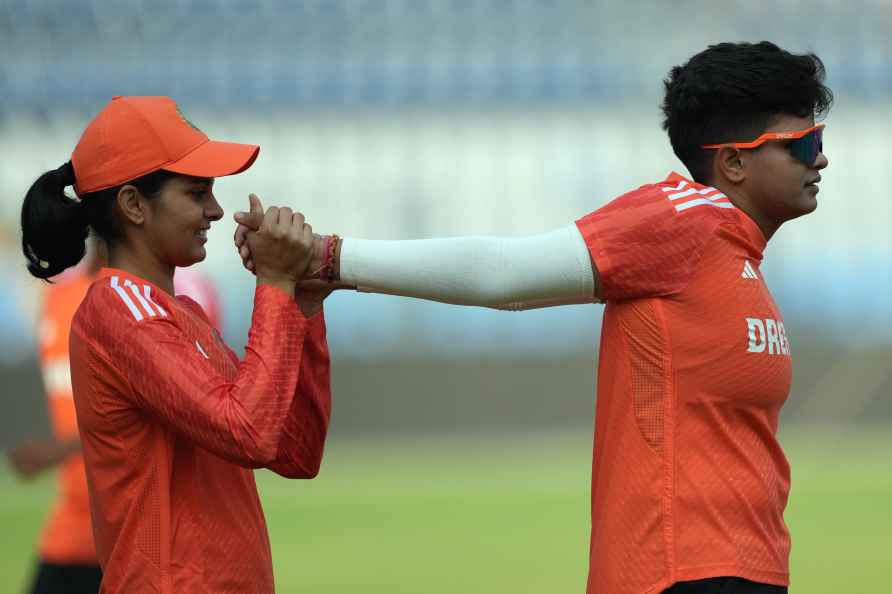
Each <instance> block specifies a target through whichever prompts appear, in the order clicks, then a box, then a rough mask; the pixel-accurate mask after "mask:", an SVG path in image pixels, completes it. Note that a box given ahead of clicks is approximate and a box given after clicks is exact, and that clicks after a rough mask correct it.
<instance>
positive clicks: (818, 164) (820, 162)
mask: <svg viewBox="0 0 892 594" xmlns="http://www.w3.org/2000/svg"><path fill="white" fill-rule="evenodd" d="M829 164H830V160H829V159H827V155H825V154H824V153H823V151H822V152H820V153H818V158H817V159H815V164H814V168H815V169H817V170H818V171H820V170H821V169H824V168H825V167H827V166H828V165H829Z"/></svg>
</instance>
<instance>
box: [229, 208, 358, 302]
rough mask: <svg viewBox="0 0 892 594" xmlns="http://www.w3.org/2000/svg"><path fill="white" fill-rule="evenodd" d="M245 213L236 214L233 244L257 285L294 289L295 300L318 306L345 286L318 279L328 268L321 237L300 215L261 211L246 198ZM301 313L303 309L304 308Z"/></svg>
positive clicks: (287, 212) (289, 211)
mask: <svg viewBox="0 0 892 594" xmlns="http://www.w3.org/2000/svg"><path fill="white" fill-rule="evenodd" d="M248 201H249V204H250V210H249V212H237V213H235V215H234V218H235V222H236V223H237V226H236V229H235V234H234V236H233V241H234V243H235V247H236V249H237V250H238V253H239V257H241V259H242V264H243V265H244V267H245V268H246V269H248V270H249V271H250V272H252V273H254V274H255V275H256V276H257V279H258V282H261V281H263V282H267V283H268V284H277V285H279V286H283V284H284V286H283V288H285V286H287V285H288V284H293V285H294V286H296V288H297V290H296V291H295V298H297V299H298V302H299V303H300V302H301V300H308V299H309V300H312V301H318V302H320V303H321V300H322V299H324V298H325V297H326V296H328V294H329V293H331V292H332V291H333V290H334V289H338V288H345V285H343V284H340V283H333V282H327V281H324V280H321V279H320V278H319V275H320V272H321V271H322V270H323V269H324V268H325V266H326V259H327V258H329V261H328V265H331V262H330V255H329V254H328V253H327V251H328V250H327V249H326V248H327V247H328V244H327V242H326V240H325V238H324V237H322V236H320V235H317V234H314V233H313V228H312V227H311V226H310V225H309V224H307V223H306V222H305V219H304V216H303V214H301V213H299V212H293V211H292V210H291V209H290V208H288V207H286V206H283V207H276V206H271V207H269V208H267V209H266V210H264V208H263V204H262V203H261V202H260V198H258V197H257V196H256V195H254V194H251V195H250V196H249V197H248ZM305 313H307V312H306V309H305Z"/></svg>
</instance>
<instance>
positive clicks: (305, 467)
mask: <svg viewBox="0 0 892 594" xmlns="http://www.w3.org/2000/svg"><path fill="white" fill-rule="evenodd" d="M330 417H331V365H330V357H329V351H328V343H327V341H326V337H325V320H324V318H323V315H322V314H321V313H320V314H318V315H316V316H314V317H313V318H312V319H310V320H309V321H308V329H307V334H306V338H305V339H304V346H303V353H302V357H301V363H300V377H299V380H298V383H297V390H296V392H295V394H294V400H293V401H292V403H291V409H290V410H289V411H288V416H287V418H286V419H285V426H284V428H283V431H282V439H281V441H280V442H279V450H278V453H277V455H276V459H275V461H274V462H273V463H272V464H270V465H269V468H270V470H272V471H274V472H276V473H278V474H280V475H282V476H285V477H288V478H313V477H315V476H316V475H317V474H318V473H319V467H320V465H321V464H322V453H323V450H324V447H325V437H326V434H327V433H328V422H329V418H330Z"/></svg>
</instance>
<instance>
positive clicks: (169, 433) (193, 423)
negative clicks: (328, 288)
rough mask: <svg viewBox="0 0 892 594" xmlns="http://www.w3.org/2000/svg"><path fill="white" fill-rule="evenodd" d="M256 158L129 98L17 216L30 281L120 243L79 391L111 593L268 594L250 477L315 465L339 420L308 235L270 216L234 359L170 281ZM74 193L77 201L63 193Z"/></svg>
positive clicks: (300, 471) (76, 331)
mask: <svg viewBox="0 0 892 594" xmlns="http://www.w3.org/2000/svg"><path fill="white" fill-rule="evenodd" d="M258 151H259V147H257V146H252V145H243V144H233V143H223V142H217V141H211V140H209V139H208V137H207V136H206V135H205V134H204V133H203V132H201V131H200V130H198V129H197V128H195V127H194V125H192V124H191V123H190V122H188V121H187V120H186V119H185V118H184V117H183V115H182V114H181V113H180V111H179V109H178V108H177V106H176V104H175V103H174V102H173V100H171V99H169V98H167V97H116V98H114V99H113V100H112V101H111V102H110V103H109V104H108V105H107V106H106V107H105V108H104V109H103V110H102V111H101V112H100V113H99V115H98V116H96V118H95V119H94V120H93V121H92V122H91V123H90V124H89V125H88V126H87V129H86V130H85V131H84V133H83V136H82V137H81V139H80V141H79V142H78V144H77V146H76V148H75V149H74V152H73V154H72V158H71V161H69V162H67V163H65V164H63V165H62V166H61V167H59V168H58V169H57V170H53V171H49V172H46V173H45V174H43V175H41V176H40V177H39V178H38V179H37V181H35V182H34V184H33V185H32V186H31V188H30V189H29V191H28V193H27V195H26V197H25V201H24V204H23V207H22V232H23V238H22V245H23V250H24V253H25V257H26V259H27V261H28V270H29V271H30V272H31V273H32V274H33V275H34V276H36V277H38V278H50V277H53V276H55V275H57V274H59V273H61V272H62V271H63V270H65V269H66V268H69V267H71V266H74V265H76V264H77V263H78V262H79V261H80V260H81V258H82V256H83V255H84V241H85V239H86V238H87V236H88V233H89V232H92V233H94V234H95V235H96V236H97V237H98V238H100V239H101V240H102V241H103V242H104V243H105V245H106V246H107V248H108V260H109V266H110V267H109V268H103V269H101V270H100V271H99V272H98V278H97V280H95V281H94V282H93V283H92V284H91V286H90V288H89V289H88V290H87V292H86V296H85V297H84V299H83V301H82V303H81V305H80V307H79V308H78V310H77V312H76V313H75V314H74V318H73V321H72V324H71V338H70V361H71V381H72V387H73V395H74V404H75V408H76V412H77V424H78V427H79V429H80V437H81V444H82V449H83V457H84V463H85V468H86V476H87V485H88V491H89V495H90V506H91V516H92V521H93V533H94V537H95V543H96V553H97V557H98V559H99V562H100V565H101V567H102V573H103V577H102V584H101V588H100V591H101V592H104V593H109V594H111V593H122V592H127V593H140V592H199V591H200V592H207V593H209V594H210V593H223V592H257V593H272V592H273V591H274V580H273V574H272V559H271V552H270V546H269V538H268V535H267V530H266V523H265V520H264V517H263V512H262V509H261V506H260V500H259V497H258V493H257V488H256V486H255V483H254V474H253V472H252V469H254V468H269V469H271V470H273V471H274V472H277V473H278V474H280V475H282V476H286V477H289V478H312V477H313V476H315V475H316V473H317V472H318V470H319V465H320V463H321V458H322V450H323V445H324V440H325V435H326V432H327V427H328V419H329V414H330V406H331V405H330V388H329V358H328V347H327V344H326V339H325V325H324V319H323V314H322V299H323V298H324V295H325V293H324V292H313V293H310V292H303V291H301V292H296V291H295V287H296V283H297V280H298V278H299V276H300V274H302V272H303V269H304V268H305V267H306V266H307V265H308V263H309V260H310V248H311V245H312V229H311V228H310V227H309V226H308V225H306V224H305V223H304V220H303V216H302V215H300V214H299V213H292V212H291V210H290V209H285V208H283V209H278V208H270V209H269V210H268V211H267V212H266V213H265V215H264V217H265V220H264V223H263V225H262V226H261V229H260V230H259V232H257V233H256V234H253V235H252V237H251V239H250V240H249V241H250V242H251V248H252V250H254V251H253V252H252V253H254V254H255V263H256V272H257V274H256V277H257V288H256V292H255V299H254V314H253V322H252V326H251V330H250V335H249V338H248V345H247V348H246V356H245V360H244V361H239V359H238V358H237V356H236V355H235V353H234V352H233V351H232V350H231V349H229V348H228V347H227V346H226V345H225V343H224V342H223V341H222V338H221V337H220V334H219V332H218V331H217V329H216V328H215V327H214V326H213V325H212V324H211V322H210V320H209V319H208V317H207V315H206V314H205V312H204V311H203V310H202V308H201V307H200V306H198V305H197V304H196V303H195V302H194V301H192V300H191V299H189V298H187V297H183V296H180V297H174V271H175V270H176V268H177V267H187V266H191V265H193V264H195V263H196V262H199V261H201V260H203V259H204V258H205V255H206V253H205V248H204V244H205V243H206V241H207V231H208V229H209V228H210V226H211V223H213V222H214V221H217V220H219V219H220V218H221V217H222V216H223V210H222V209H221V208H220V206H219V204H218V203H217V200H216V198H215V196H214V191H213V189H214V178H216V177H219V176H225V175H233V174H236V173H240V172H242V171H244V170H245V169H247V168H248V167H250V165H251V164H252V163H253V162H254V160H255V159H256V156H257V153H258ZM68 186H73V187H74V190H75V193H76V195H77V198H72V197H71V196H69V195H67V194H66V193H65V188H66V187H68Z"/></svg>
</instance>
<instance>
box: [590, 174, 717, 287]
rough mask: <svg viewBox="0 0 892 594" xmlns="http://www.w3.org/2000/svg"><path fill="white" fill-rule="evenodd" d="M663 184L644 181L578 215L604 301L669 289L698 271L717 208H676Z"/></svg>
mask: <svg viewBox="0 0 892 594" xmlns="http://www.w3.org/2000/svg"><path fill="white" fill-rule="evenodd" d="M662 190H663V188H662V186H660V185H658V184H657V185H648V186H643V187H641V188H639V189H637V190H634V191H632V192H629V193H627V194H624V195H622V196H620V197H619V198H617V199H615V200H613V201H612V202H610V203H608V204H607V205H605V206H603V207H602V208H600V209H598V210H596V211H594V212H592V213H590V214H588V215H586V216H584V217H582V218H581V219H579V220H578V221H576V226H577V227H578V228H579V232H580V233H581V234H582V237H583V239H584V240H585V243H586V246H587V247H588V250H589V254H590V255H591V258H592V263H593V264H594V266H595V267H596V268H597V270H598V276H599V278H600V286H601V297H602V298H603V299H604V300H605V301H606V300H621V299H640V298H645V297H661V296H668V295H673V294H675V293H678V292H680V291H681V290H682V289H684V287H685V286H687V284H688V282H689V280H690V279H691V278H692V276H693V275H694V273H695V272H696V269H697V266H698V264H699V262H700V257H701V255H702V253H703V250H704V249H705V247H706V244H707V243H708V242H709V239H710V237H711V235H712V234H713V232H714V229H715V228H716V227H717V225H718V223H719V222H720V220H719V219H716V217H715V215H713V213H712V212H711V211H715V210H718V209H701V210H700V211H697V209H691V210H689V211H688V210H683V211H680V212H679V211H678V210H677V209H676V208H675V207H674V206H673V203H672V202H671V201H670V200H669V197H668V195H667V194H666V193H665V192H663V191H662Z"/></svg>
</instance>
